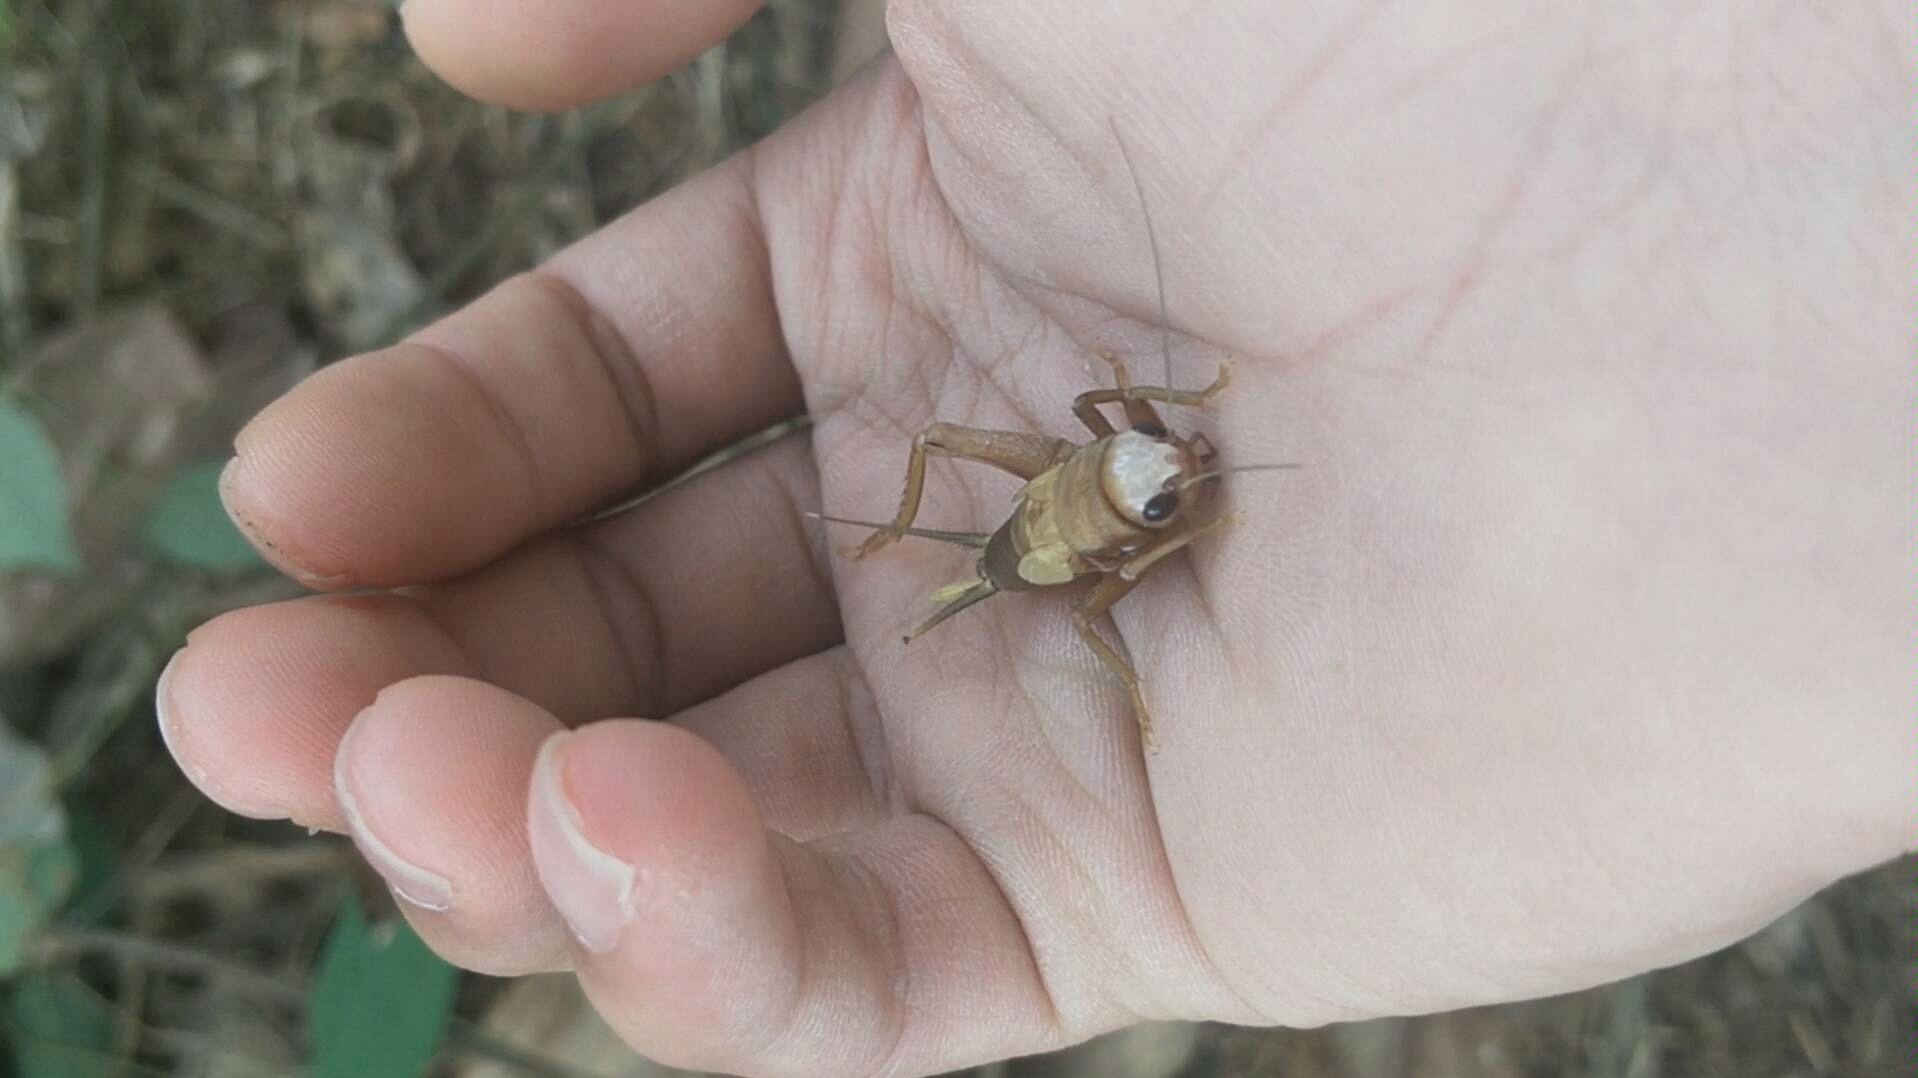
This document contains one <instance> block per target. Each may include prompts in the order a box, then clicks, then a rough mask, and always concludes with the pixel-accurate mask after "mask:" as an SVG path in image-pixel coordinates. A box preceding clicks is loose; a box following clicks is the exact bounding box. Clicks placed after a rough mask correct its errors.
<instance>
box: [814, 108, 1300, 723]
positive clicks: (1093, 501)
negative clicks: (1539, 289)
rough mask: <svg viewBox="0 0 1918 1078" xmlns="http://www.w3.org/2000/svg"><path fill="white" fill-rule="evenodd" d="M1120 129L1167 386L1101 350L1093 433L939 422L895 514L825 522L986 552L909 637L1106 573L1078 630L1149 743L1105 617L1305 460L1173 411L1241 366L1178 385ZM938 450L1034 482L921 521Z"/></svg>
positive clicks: (1092, 396) (1077, 613)
mask: <svg viewBox="0 0 1918 1078" xmlns="http://www.w3.org/2000/svg"><path fill="white" fill-rule="evenodd" d="M1113 136H1114V138H1115V139H1117V140H1118V144H1119V151H1120V155H1121V157H1122V159H1123V160H1124V162H1125V166H1126V170H1127V173H1128V175H1129V176H1130V177H1131V180H1132V186H1133V190H1134V192H1135V194H1136V195H1137V196H1138V200H1139V207H1140V211H1141V215H1142V216H1143V218H1144V221H1145V226H1146V235H1147V241H1148V245H1149V247H1150V248H1151V253H1152V268H1153V278H1154V281H1155V284H1156V286H1157V291H1158V304H1159V323H1160V326H1161V330H1162V333H1163V334H1164V337H1163V340H1162V344H1163V349H1164V357H1165V379H1164V381H1165V382H1166V384H1165V385H1158V386H1151V385H1134V384H1133V383H1132V379H1131V377H1130V374H1129V372H1128V370H1127V368H1126V364H1125V361H1124V360H1122V359H1121V358H1119V357H1118V356H1116V355H1114V354H1112V353H1110V352H1104V351H1101V352H1099V353H1098V355H1099V357H1100V358H1101V359H1102V360H1104V361H1105V362H1106V364H1107V365H1109V366H1110V368H1111V370H1112V374H1113V382H1114V384H1113V385H1112V386H1111V387H1110V388H1098V389H1090V390H1087V391H1086V392H1084V393H1081V394H1079V395H1078V396H1077V397H1076V398H1074V400H1073V403H1072V414H1073V415H1074V416H1075V417H1076V418H1077V419H1078V420H1079V422H1080V423H1082V424H1083V425H1084V426H1085V427H1086V429H1087V430H1088V431H1090V432H1091V436H1092V439H1091V440H1090V441H1088V442H1084V443H1077V442H1073V441H1070V440H1068V439H1064V438H1054V437H1050V436H1047V435H1043V434H1032V433H1026V432H1021V431H1004V430H988V429H984V428H979V427H967V426H960V425H958V424H953V423H933V424H932V425H930V426H928V427H927V428H925V429H924V430H923V431H921V432H920V433H919V434H918V435H917V436H916V437H914V438H913V440H912V449H911V453H910V455H909V456H908V457H907V460H906V489H905V494H904V496H903V497H902V498H901V499H900V502H899V509H898V512H897V513H896V514H895V515H894V517H893V520H892V522H891V523H889V524H877V523H873V522H870V521H862V520H850V519H847V518H844V517H834V516H827V515H825V514H823V513H822V514H817V515H818V516H819V518H820V519H822V520H828V521H832V522H834V523H839V524H849V525H853V526H856V527H863V528H871V529H873V533H872V534H871V535H870V536H868V537H867V539H866V541H865V542H864V543H862V544H861V545H859V546H858V547H856V548H853V549H851V550H850V551H849V552H848V553H850V555H851V556H852V557H853V558H855V559H858V558H865V557H868V556H870V555H872V554H875V553H877V552H879V551H880V550H883V549H885V548H886V547H887V546H890V545H891V544H893V543H895V542H898V541H899V540H900V539H901V538H903V537H905V536H913V537H916V538H922V539H930V540H935V541H938V542H944V543H951V544H956V545H959V546H965V547H972V548H975V549H977V550H979V551H980V554H979V558H978V561H977V562H976V564H975V566H974V572H973V575H972V576H970V577H967V578H966V579H963V580H959V581H955V582H954V583H951V584H947V585H945V586H944V587H941V588H939V589H937V590H935V591H934V592H933V593H932V601H933V602H934V603H936V604H939V609H938V611H937V612H936V613H934V614H933V615H932V616H931V617H930V618H928V619H927V620H926V621H925V622H924V623H923V624H921V625H919V627H918V628H916V629H914V630H912V631H911V632H910V633H908V634H906V638H905V639H906V642H907V643H908V644H910V643H911V642H912V641H913V640H916V639H918V638H919V637H920V636H922V635H924V634H925V633H926V632H928V631H929V630H931V629H932V628H933V627H935V626H937V625H939V624H940V623H942V622H944V621H945V620H946V619H948V618H950V617H952V616H953V615H955V614H957V613H959V612H960V611H962V610H965V609H966V608H967V607H970V606H972V605H974V604H976V603H979V602H981V601H983V600H985V599H988V598H990V597H992V596H994V595H997V594H998V593H1000V592H1002V591H1003V592H1017V591H1032V590H1035V589H1039V588H1056V587H1062V586H1065V585H1069V584H1075V583H1078V582H1081V581H1083V580H1086V579H1088V578H1093V579H1094V580H1095V583H1093V585H1092V587H1091V588H1089V589H1088V590H1087V591H1086V593H1085V595H1084V596H1083V597H1082V598H1081V599H1080V601H1079V602H1078V604H1077V605H1076V606H1075V607H1074V609H1073V612H1072V624H1073V628H1074V629H1075V630H1076V631H1077V632H1078V634H1079V636H1080V638H1081V639H1083V640H1084V641H1085V643H1086V645H1087V646H1088V647H1090V648H1091V649H1092V651H1093V652H1094V653H1095V654H1096V655H1097V656H1098V657H1099V659H1100V661H1101V662H1102V663H1103V664H1104V665H1105V667H1106V669H1108V670H1109V671H1111V673H1112V674H1113V676H1115V677H1116V678H1117V679H1118V680H1119V682H1120V683H1121V684H1123V685H1124V686H1125V689H1126V692H1127V694H1128V695H1129V696H1130V698H1131V703H1132V710H1133V713H1134V715H1135V716H1136V718H1137V720H1138V724H1139V735H1140V739H1141V741H1142V743H1143V745H1144V747H1145V749H1146V750H1147V751H1148V752H1149V751H1152V750H1153V749H1154V748H1155V746H1156V741H1155V738H1154V735H1153V727H1152V712H1151V709H1150V708H1149V707H1148V706H1147V705H1146V701H1145V694H1144V692H1143V691H1142V689H1141V684H1140V678H1139V673H1138V671H1137V670H1136V669H1135V668H1134V667H1133V665H1132V663H1131V662H1129V661H1128V660H1127V659H1126V657H1125V656H1123V655H1121V654H1120V653H1119V651H1118V649H1117V648H1115V647H1113V646H1112V644H1111V643H1109V642H1108V641H1107V640H1106V639H1105V637H1104V636H1102V635H1101V634H1100V632H1099V630H1098V628H1097V625H1098V622H1099V620H1100V618H1102V617H1103V616H1105V614H1106V613H1107V611H1109V610H1110V609H1111V608H1112V606H1113V605H1114V604H1115V603H1117V602H1118V601H1119V600H1121V599H1123V598H1125V596H1126V595H1127V594H1128V593H1130V592H1131V591H1132V589H1133V588H1135V587H1137V586H1138V584H1139V581H1140V580H1142V579H1144V577H1145V575H1146V573H1148V572H1150V571H1151V570H1152V569H1153V568H1154V567H1155V566H1157V565H1159V564H1160V563H1161V562H1163V561H1165V559H1167V558H1168V557H1171V556H1172V555H1173V554H1176V553H1177V552H1179V551H1180V550H1182V549H1184V548H1185V547H1186V546H1188V545H1190V544H1191V543H1193V542H1194V541H1196V540H1198V539H1200V538H1202V537H1204V536H1206V535H1209V534H1211V533H1213V532H1214V531H1216V530H1217V529H1219V528H1220V527H1222V526H1223V525H1225V524H1226V523H1227V522H1228V521H1230V520H1231V518H1230V517H1228V516H1225V515H1223V514H1221V513H1219V512H1218V511H1217V500H1218V499H1217V495H1218V491H1219V486H1220V483H1221V481H1222V480H1223V479H1224V477H1225V476H1226V475H1229V474H1232V473H1235V472H1243V471H1263V470H1271V469H1284V468H1294V467H1297V465H1294V464H1252V465H1243V466H1240V467H1237V468H1222V467H1219V466H1218V461H1219V452H1218V450H1217V449H1216V448H1215V447H1214V446H1213V445H1212V443H1211V441H1210V440H1208V439H1207V438H1206V436H1205V434H1204V433H1195V434H1192V435H1190V436H1187V435H1182V434H1178V433H1176V432H1174V431H1173V430H1172V429H1171V428H1170V427H1168V426H1167V425H1166V422H1165V420H1164V419H1163V418H1162V417H1161V415H1160V413H1159V405H1166V406H1185V407H1192V408H1203V407H1204V406H1205V405H1206V404H1207V403H1208V402H1210V401H1211V400H1212V399H1213V398H1214V397H1216V396H1218V395H1219V394H1220V393H1221V392H1223V391H1224V390H1225V389H1226V387H1227V386H1228V385H1229V384H1230V382H1231V365H1230V364H1229V363H1227V364H1222V365H1221V366H1220V368H1219V372H1218V375H1217V377H1216V378H1215V379H1214V380H1213V382H1212V384H1211V385H1209V386H1207V387H1206V388H1204V389H1198V390H1193V389H1175V388H1172V387H1171V382H1172V344H1171V330H1170V324H1169V322H1168V320H1167V318H1166V297H1165V278H1164V271H1163V269H1162V268H1161V265H1160V260H1159V250H1158V240H1157V236H1156V233H1155V232H1154V230H1153V226H1152V218H1151V214H1150V211H1149V210H1147V208H1146V201H1145V191H1144V188H1143V186H1142V185H1141V184H1140V182H1139V176H1138V170H1137V168H1136V167H1135V166H1134V165H1133V162H1132V156H1131V153H1130V151H1129V150H1127V148H1126V145H1125V141H1124V139H1123V138H1122V137H1120V136H1119V133H1118V129H1117V127H1116V126H1114V127H1113ZM1114 404H1117V405H1118V406H1119V407H1120V409H1121V410H1122V412H1123V414H1124V418H1125V425H1124V427H1123V428H1120V427H1116V426H1114V425H1113V422H1112V420H1111V418H1110V417H1109V416H1108V415H1107V414H1106V413H1105V412H1103V411H1102V410H1101V409H1102V408H1103V407H1108V406H1111V405H1114ZM935 456H937V457H950V458H953V459H957V460H964V461H971V462H973V463H976V464H983V465H986V466H988V467H992V468H997V469H999V470H1000V471H1003V472H1008V473H1010V474H1012V475H1014V476H1017V477H1018V478H1020V479H1023V480H1025V485H1024V486H1023V487H1021V488H1020V489H1019V491H1018V493H1017V494H1016V495H1015V496H1014V499H1013V507H1012V512H1011V515H1010V516H1008V517H1007V519H1006V520H1005V522H1004V523H1002V524H1000V525H999V527H998V528H997V529H995V530H994V531H991V532H958V531H935V530H931V529H926V528H919V527H915V526H914V524H913V522H914V521H915V520H916V519H917V518H918V515H919V506H920V502H921V499H922V497H923V495H924V493H925V485H926V460H927V458H929V457H935Z"/></svg>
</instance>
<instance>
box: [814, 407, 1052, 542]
mask: <svg viewBox="0 0 1918 1078" xmlns="http://www.w3.org/2000/svg"><path fill="white" fill-rule="evenodd" d="M1071 449H1072V443H1070V442H1067V441H1065V440H1063V439H1059V438H1051V437H1047V436H1046V435H1043V434H1026V433H1023V432H1019V431H1005V430H985V429H982V428H979V427H962V426H959V425H957V424H954V423H934V424H933V425H932V426H930V427H927V428H926V429H925V430H923V431H920V432H919V436H918V437H916V438H914V439H913V440H912V455H911V456H910V457H908V458H907V460H906V492H905V494H904V496H903V497H901V498H900V499H899V512H898V513H897V514H896V515H895V516H894V517H893V520H892V523H890V524H885V525H881V526H880V527H879V530H877V531H875V532H873V533H872V534H871V535H870V536H867V537H866V541H865V542H864V543H861V544H860V545H859V546H858V547H856V548H855V549H854V550H853V551H852V556H853V557H855V558H863V557H866V556H867V555H869V554H873V553H876V552H877V551H880V550H883V549H885V548H886V547H888V546H891V545H892V544H893V543H896V542H898V541H899V540H900V538H901V537H903V536H905V535H908V534H910V532H909V529H910V528H911V527H912V522H913V521H914V520H916V519H917V518H918V516H919V502H920V499H921V498H922V497H923V496H924V494H925V490H926V458H927V457H929V456H940V457H953V458H955V459H958V460H970V461H974V462H977V463H979V464H986V465H990V466H991V467H994V468H997V469H999V470H1000V471H1003V472H1010V473H1011V474H1013V475H1016V476H1018V477H1019V478H1021V479H1025V480H1031V479H1034V478H1036V477H1038V476H1039V475H1040V474H1041V473H1043V472H1044V471H1045V470H1046V469H1047V468H1050V467H1052V466H1053V465H1054V464H1055V463H1057V462H1058V460H1059V459H1060V458H1061V457H1062V456H1063V455H1064V454H1065V453H1067V452H1070V451H1071Z"/></svg>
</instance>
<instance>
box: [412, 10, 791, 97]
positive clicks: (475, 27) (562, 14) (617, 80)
mask: <svg viewBox="0 0 1918 1078" xmlns="http://www.w3.org/2000/svg"><path fill="white" fill-rule="evenodd" d="M759 4H760V0H545V2H543V3H538V4H528V3H524V2H522V0H406V3H405V4H404V5H403V6H402V7H401V8H400V15H401V17H402V18H403V19H404V20H405V23H406V36H407V38H408V40H410V41H411V42H412V44H413V48H414V50H415V51H417V52H418V53H419V55H420V58H421V59H422V60H424V61H425V62H426V64H427V66H429V67H431V68H432V69H433V70H434V72H435V73H436V74H438V75H439V76H440V77H441V78H443V79H445V80H446V81H447V82H450V83H452V84H453V85H454V86H457V87H459V88H460V89H461V90H463V91H465V92H466V93H469V94H471V95H473V96H474V97H477V98H480V99H481V100H484V101H490V102H493V103H494V104H499V105H507V106H511V107H513V108H521V109H563V108H571V107H573V106H575V105H581V104H585V103H586V102H589V101H594V100H597V99H599V98H602V97H609V96H611V95H612V94H614V93H617V92H619V91H621V90H626V89H630V88H632V87H635V86H642V85H644V84H646V83H649V82H653V81H655V80H657V79H659V78H660V77H662V76H664V75H667V74H670V73H671V72H673V71H676V70H678V69H679V68H681V67H683V66H685V65H686V64H687V63H689V62H690V61H691V60H692V59H693V57H695V56H698V55H699V54H700V53H702V52H704V51H706V50H707V49H709V48H711V47H712V46H714V45H717V44H719V42H720V41H721V40H723V39H724V38H725V37H726V36H727V35H728V34H730V33H732V32H733V31H734V30H736V29H738V28H739V26H740V25H741V24H742V23H744V22H745V21H746V20H747V19H748V18H750V17H751V16H752V14H753V12H754V11H756V10H758V8H759Z"/></svg>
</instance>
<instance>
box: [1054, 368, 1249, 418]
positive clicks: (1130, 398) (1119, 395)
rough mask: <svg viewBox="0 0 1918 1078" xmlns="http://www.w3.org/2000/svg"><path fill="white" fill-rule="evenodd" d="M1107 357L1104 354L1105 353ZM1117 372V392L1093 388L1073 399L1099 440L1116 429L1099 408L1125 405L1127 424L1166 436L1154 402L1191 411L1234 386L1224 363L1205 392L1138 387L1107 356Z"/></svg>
mask: <svg viewBox="0 0 1918 1078" xmlns="http://www.w3.org/2000/svg"><path fill="white" fill-rule="evenodd" d="M1102 354H1103V353H1102ZM1107 358H1108V361H1109V362H1111V363H1112V365H1113V370H1114V372H1117V373H1118V375H1119V379H1118V380H1119V385H1118V387H1117V388H1115V389H1089V390H1087V391H1085V392H1084V393H1081V394H1079V395H1078V396H1077V397H1075V398H1073V401H1072V414H1073V415H1075V416H1078V417H1079V422H1081V423H1084V424H1085V425H1086V426H1087V427H1088V428H1090V429H1091V431H1092V433H1093V435H1094V436H1095V437H1099V438H1103V437H1105V436H1106V435H1108V434H1111V433H1113V427H1112V424H1111V422H1109V421H1108V420H1107V419H1106V417H1105V416H1104V415H1101V414H1100V412H1099V405H1101V404H1111V403H1112V402H1114V401H1118V402H1120V403H1121V404H1123V405H1124V406H1125V411H1126V422H1128V423H1130V424H1131V425H1132V429H1134V430H1137V431H1141V432H1143V433H1146V434H1154V435H1156V434H1163V433H1165V429H1166V427H1165V423H1164V421H1163V420H1161V419H1160V418H1159V412H1158V409H1156V408H1154V407H1153V406H1152V402H1153V401H1159V402H1161V403H1164V404H1178V405H1183V406H1185V407H1188V408H1203V407H1205V404H1206V402H1207V401H1209V400H1211V399H1212V398H1213V397H1216V396H1218V395H1219V394H1220V393H1222V392H1224V390H1225V387H1226V386H1229V385H1231V384H1232V365H1231V364H1229V363H1227V364H1222V365H1221V366H1220V367H1219V376H1218V377H1217V378H1214V379H1213V380H1212V384H1211V385H1209V386H1207V387H1205V388H1204V389H1167V388H1165V387H1163V386H1135V385H1133V384H1131V382H1130V381H1128V380H1127V379H1126V378H1125V376H1124V373H1123V372H1124V370H1125V366H1124V364H1122V363H1120V362H1119V360H1118V359H1116V358H1113V357H1107Z"/></svg>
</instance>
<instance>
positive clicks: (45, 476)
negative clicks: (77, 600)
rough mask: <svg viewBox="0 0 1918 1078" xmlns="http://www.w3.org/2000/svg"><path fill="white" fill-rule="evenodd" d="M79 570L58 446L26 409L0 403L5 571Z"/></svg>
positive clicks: (0, 553)
mask: <svg viewBox="0 0 1918 1078" xmlns="http://www.w3.org/2000/svg"><path fill="white" fill-rule="evenodd" d="M79 568H80V555H79V553H78V552H77V551H76V550H75V549H74V545H73V531H72V529H71V528H69V527H68V523H67V484H66V480H65V479H64V478H62V476H61V475H60V462H59V458H58V457H56V456H55V455H54V452H53V444H52V443H51V442H49V441H47V437H46V434H45V433H44V432H42V431H41V429H40V424H39V423H38V422H37V421H36V420H35V419H34V418H33V416H32V415H30V414H28V412H27V410H26V409H24V408H22V407H20V405H18V404H16V403H15V402H13V401H10V400H7V399H6V398H4V397H0V570H4V569H47V570H53V571H56V572H75V571H77V570H78V569H79Z"/></svg>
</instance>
